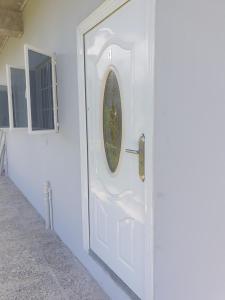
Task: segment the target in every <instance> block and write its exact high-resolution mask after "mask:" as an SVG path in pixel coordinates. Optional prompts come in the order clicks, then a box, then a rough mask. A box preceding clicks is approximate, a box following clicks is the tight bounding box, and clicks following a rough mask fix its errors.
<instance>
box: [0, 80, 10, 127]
mask: <svg viewBox="0 0 225 300" xmlns="http://www.w3.org/2000/svg"><path fill="white" fill-rule="evenodd" d="M0 86H4V87H6V91H7V99H8V115H10V112H9V109H10V108H9V96H8V86H7V83H5V82H0ZM0 130H3V131H8V130H10V116H9V126H8V127H1V125H0Z"/></svg>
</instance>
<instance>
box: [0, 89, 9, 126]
mask: <svg viewBox="0 0 225 300" xmlns="http://www.w3.org/2000/svg"><path fill="white" fill-rule="evenodd" d="M0 128H9V106H8V93H7V87H6V86H3V85H0Z"/></svg>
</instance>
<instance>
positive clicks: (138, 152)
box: [125, 134, 145, 181]
mask: <svg viewBox="0 0 225 300" xmlns="http://www.w3.org/2000/svg"><path fill="white" fill-rule="evenodd" d="M125 151H126V152H127V153H130V154H136V155H138V158H139V177H140V179H141V181H145V135H144V134H142V135H141V137H140V138H139V150H132V149H125Z"/></svg>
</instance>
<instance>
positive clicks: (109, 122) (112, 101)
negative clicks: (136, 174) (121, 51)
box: [103, 71, 122, 173]
mask: <svg viewBox="0 0 225 300" xmlns="http://www.w3.org/2000/svg"><path fill="white" fill-rule="evenodd" d="M103 135H104V146H105V153H106V158H107V162H108V165H109V168H110V170H111V172H113V173H114V172H115V171H116V169H117V166H118V164H119V159H120V152H121V141H122V108H121V96H120V89H119V84H118V81H117V78H116V74H115V72H113V71H110V72H109V75H108V78H107V80H106V85H105V92H104V103H103Z"/></svg>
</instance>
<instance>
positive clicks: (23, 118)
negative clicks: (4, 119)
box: [11, 68, 27, 128]
mask: <svg viewBox="0 0 225 300" xmlns="http://www.w3.org/2000/svg"><path fill="white" fill-rule="evenodd" d="M11 87H12V105H13V125H14V127H20V128H21V127H27V101H26V98H25V90H26V83H25V71H24V70H22V69H15V68H11Z"/></svg>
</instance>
